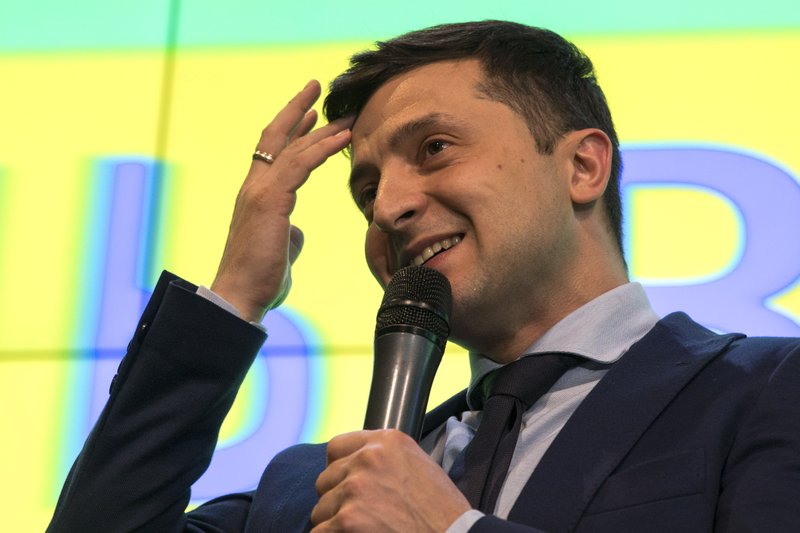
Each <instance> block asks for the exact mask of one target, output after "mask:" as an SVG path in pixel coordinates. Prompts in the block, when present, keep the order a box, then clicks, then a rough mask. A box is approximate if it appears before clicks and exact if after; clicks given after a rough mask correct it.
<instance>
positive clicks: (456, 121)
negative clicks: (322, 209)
mask: <svg viewBox="0 0 800 533" xmlns="http://www.w3.org/2000/svg"><path fill="white" fill-rule="evenodd" d="M440 125H452V126H456V127H461V128H466V127H467V123H466V121H464V120H462V119H460V118H457V117H454V116H453V115H448V114H446V113H437V112H434V113H429V114H427V115H424V116H422V117H419V118H415V119H413V120H409V121H408V122H406V123H404V124H402V125H400V127H398V128H397V129H396V130H394V131H393V132H392V134H391V135H390V136H389V146H391V147H395V146H397V145H399V144H401V143H402V142H403V141H404V140H405V139H407V138H408V137H413V136H414V135H416V134H418V133H419V132H420V131H423V130H426V129H430V128H432V127H436V126H440ZM369 167H370V165H359V164H356V165H355V166H354V167H353V168H352V169H351V171H350V179H349V180H348V187H349V189H350V196H353V198H354V199H355V195H354V194H353V193H354V190H353V184H354V183H355V182H356V181H358V180H359V179H361V177H362V176H363V175H364V174H366V173H367V172H368V168H369Z"/></svg>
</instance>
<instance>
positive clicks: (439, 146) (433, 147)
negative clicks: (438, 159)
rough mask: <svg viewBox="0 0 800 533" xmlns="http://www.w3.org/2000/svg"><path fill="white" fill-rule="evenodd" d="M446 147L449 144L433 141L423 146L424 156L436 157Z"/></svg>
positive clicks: (440, 140)
mask: <svg viewBox="0 0 800 533" xmlns="http://www.w3.org/2000/svg"><path fill="white" fill-rule="evenodd" d="M448 146H450V143H449V142H447V141H443V140H442V139H433V140H431V141H428V142H427V143H426V144H425V155H429V156H430V155H436V154H438V153H439V152H441V151H442V150H444V149H445V148H447V147H448Z"/></svg>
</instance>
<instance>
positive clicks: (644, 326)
mask: <svg viewBox="0 0 800 533" xmlns="http://www.w3.org/2000/svg"><path fill="white" fill-rule="evenodd" d="M658 320H659V317H658V315H656V313H655V311H653V308H652V307H651V305H650V302H649V300H648V299H647V295H646V294H645V292H644V288H643V287H642V286H641V284H639V283H636V282H632V283H626V284H625V285H620V286H619V287H616V288H614V289H612V290H610V291H608V292H606V293H604V294H601V295H600V296H598V297H597V298H595V299H594V300H592V301H590V302H588V303H586V304H584V305H582V306H581V307H579V308H578V309H576V310H575V311H573V312H572V313H570V314H569V315H567V316H565V317H564V318H562V319H561V320H560V321H559V322H558V323H556V325H554V326H553V327H552V328H550V329H549V330H547V332H545V334H544V335H542V336H541V337H540V338H539V339H537V340H536V341H535V342H534V343H533V344H531V345H530V346H529V347H528V348H527V349H526V350H525V351H524V352H523V353H522V354H521V355H520V357H522V356H524V355H532V354H537V353H544V352H568V353H573V354H577V355H580V356H582V357H585V358H586V359H589V360H591V361H595V362H597V363H600V364H611V363H614V362H615V361H617V360H618V359H619V358H620V357H622V355H623V354H624V353H625V352H626V351H628V348H630V347H631V346H632V345H633V344H634V343H635V342H636V341H638V340H639V339H641V338H642V337H644V336H645V334H646V333H647V332H648V331H650V330H651V329H652V327H653V326H654V325H655V324H656V322H658ZM469 362H470V369H471V373H472V378H471V380H470V386H469V389H470V392H471V391H472V389H473V387H474V386H475V385H476V384H477V383H479V382H480V380H481V379H482V378H483V376H485V375H486V374H487V373H489V372H491V371H492V370H494V369H496V368H499V367H500V366H502V365H499V364H498V363H495V362H494V361H492V360H491V359H489V358H488V357H486V356H484V355H481V354H479V353H470V354H469Z"/></svg>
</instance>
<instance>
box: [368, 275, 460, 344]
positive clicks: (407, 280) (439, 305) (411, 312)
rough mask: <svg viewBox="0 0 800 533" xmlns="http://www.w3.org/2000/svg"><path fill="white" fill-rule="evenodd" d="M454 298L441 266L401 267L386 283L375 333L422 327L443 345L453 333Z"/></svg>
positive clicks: (377, 334)
mask: <svg viewBox="0 0 800 533" xmlns="http://www.w3.org/2000/svg"><path fill="white" fill-rule="evenodd" d="M452 301H453V297H452V294H451V292H450V282H449V281H447V278H446V277H445V276H444V275H443V274H442V273H441V272H439V271H438V270H434V269H432V268H428V267H425V266H408V267H405V268H401V269H400V270H398V271H397V272H396V273H395V274H394V276H393V277H392V280H391V281H390V282H389V285H388V286H387V287H386V292H385V293H384V295H383V301H382V302H381V307H380V309H378V317H377V320H376V325H375V336H376V337H377V336H379V335H381V334H383V333H387V332H390V331H411V330H417V329H421V330H424V331H426V332H428V333H429V334H432V335H433V337H434V338H435V339H436V342H437V343H440V344H442V345H444V343H445V342H446V341H447V337H448V335H449V334H450V324H449V320H450V311H451V308H452ZM417 333H418V332H417Z"/></svg>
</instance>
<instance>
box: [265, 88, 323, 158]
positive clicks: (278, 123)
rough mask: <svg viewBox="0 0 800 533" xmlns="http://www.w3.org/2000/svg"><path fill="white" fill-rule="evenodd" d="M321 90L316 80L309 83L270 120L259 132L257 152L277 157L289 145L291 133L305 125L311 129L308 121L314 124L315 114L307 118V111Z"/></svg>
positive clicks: (311, 125)
mask: <svg viewBox="0 0 800 533" xmlns="http://www.w3.org/2000/svg"><path fill="white" fill-rule="evenodd" d="M321 92H322V88H321V87H320V85H319V82H318V81H317V80H311V81H309V82H308V83H307V84H306V86H305V87H303V89H302V90H301V91H300V92H299V93H297V94H296V95H295V96H294V98H292V99H291V100H289V103H288V104H286V106H285V107H284V108H283V109H281V110H280V111H279V112H278V114H277V115H275V118H273V119H272V122H270V123H269V124H268V125H267V127H266V128H264V130H263V131H262V132H261V139H260V140H259V142H258V145H257V147H256V149H257V150H261V151H264V152H268V153H270V154H272V155H274V156H276V157H277V155H278V154H279V153H280V152H281V151H282V150H283V147H284V146H286V145H287V144H288V143H289V139H290V138H291V136H292V133H293V132H295V131H296V130H298V129H299V127H300V126H301V125H303V124H305V127H308V128H309V129H310V128H311V127H313V123H312V124H310V126H309V125H308V124H307V122H308V121H309V120H311V121H312V122H316V120H317V119H316V112H315V113H313V114H311V117H310V118H307V117H309V111H310V110H311V106H312V105H314V102H316V101H317V99H318V98H319V95H320V94H321Z"/></svg>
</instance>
